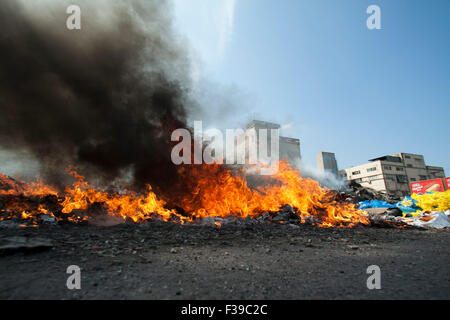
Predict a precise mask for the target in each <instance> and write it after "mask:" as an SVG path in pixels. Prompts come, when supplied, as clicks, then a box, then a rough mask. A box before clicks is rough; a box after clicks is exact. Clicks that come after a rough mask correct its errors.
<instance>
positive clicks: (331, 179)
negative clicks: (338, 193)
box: [296, 160, 347, 190]
mask: <svg viewBox="0 0 450 320" xmlns="http://www.w3.org/2000/svg"><path fill="white" fill-rule="evenodd" d="M296 166H297V168H298V169H299V170H300V173H301V175H302V177H304V178H311V179H313V180H316V181H317V182H319V183H320V185H321V186H325V187H327V188H329V189H332V190H343V189H345V187H346V185H347V182H346V180H343V179H341V178H339V177H338V176H336V175H334V174H333V173H331V172H329V171H326V172H323V171H322V170H320V169H319V168H317V167H313V166H311V165H309V164H307V163H305V162H303V161H301V160H300V161H298V162H297V164H296Z"/></svg>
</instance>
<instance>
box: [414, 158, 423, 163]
mask: <svg viewBox="0 0 450 320" xmlns="http://www.w3.org/2000/svg"><path fill="white" fill-rule="evenodd" d="M414 160H416V161H417V162H422V159H420V158H414Z"/></svg>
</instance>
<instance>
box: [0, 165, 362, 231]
mask: <svg viewBox="0 0 450 320" xmlns="http://www.w3.org/2000/svg"><path fill="white" fill-rule="evenodd" d="M70 174H71V175H73V176H74V177H75V182H74V184H73V185H72V186H71V187H67V188H66V189H65V192H64V194H63V198H62V197H61V201H60V205H61V207H62V210H61V212H62V213H63V214H66V215H69V214H73V213H76V212H77V210H80V211H87V210H89V208H91V206H92V205H93V204H95V203H98V204H101V206H102V208H104V209H105V210H106V211H107V213H108V214H109V215H112V216H119V217H121V218H123V219H124V220H125V219H131V220H133V221H134V222H143V221H146V220H149V219H154V218H157V219H160V220H163V221H166V222H167V221H177V222H180V223H184V222H187V221H193V220H195V219H201V218H207V217H221V218H226V217H230V216H235V217H239V218H247V217H251V218H256V217H258V216H260V215H262V214H264V213H266V212H277V211H280V209H281V208H282V207H283V206H285V205H287V204H289V205H291V206H292V207H293V208H295V212H296V214H297V215H298V216H299V217H300V218H301V219H302V221H305V220H308V219H309V220H312V221H314V222H315V223H316V224H317V225H319V226H321V227H352V226H355V225H356V224H359V223H360V224H365V225H368V224H369V220H368V218H367V217H366V215H365V214H364V213H363V211H361V210H358V209H357V208H356V207H355V206H354V205H353V204H350V203H347V202H338V201H336V200H335V199H334V195H335V194H334V193H333V192H330V191H329V190H328V189H326V188H322V187H321V186H320V185H319V184H318V182H316V181H314V180H312V179H305V178H303V177H301V175H300V173H299V172H298V171H297V170H295V169H293V168H292V167H290V166H289V165H288V163H287V162H286V161H281V162H280V168H279V171H278V173H277V174H275V175H274V176H271V177H265V178H260V180H261V179H262V180H265V183H264V184H263V185H262V186H259V187H254V188H251V187H249V185H248V183H247V179H246V176H245V174H244V172H243V171H241V172H238V173H235V172H232V171H231V170H228V169H226V168H225V167H224V166H222V165H218V164H217V165H204V166H189V167H184V168H182V170H181V174H182V175H183V178H184V181H185V182H186V183H187V185H189V188H190V190H191V191H190V192H188V193H185V194H183V195H181V196H177V197H174V199H171V202H173V203H174V204H176V205H177V206H178V207H180V208H183V210H184V211H185V214H183V215H182V214H180V213H179V212H177V211H176V210H175V209H168V208H167V203H166V202H165V201H164V200H162V199H161V198H158V197H157V195H156V194H155V193H154V192H153V190H152V187H151V186H148V187H147V190H146V192H145V193H144V194H138V193H135V192H133V191H129V190H124V191H123V192H120V193H113V194H110V193H107V192H104V191H100V190H96V189H94V188H92V187H91V186H90V185H89V184H88V182H86V181H85V178H84V177H83V176H81V175H79V174H78V173H77V172H75V170H71V171H70ZM10 180H11V179H10V178H9V177H6V176H2V175H0V185H2V184H3V185H5V184H9V185H10V189H9V190H6V191H5V190H3V191H0V195H16V194H24V195H48V194H51V195H58V194H57V192H56V191H55V190H54V189H53V188H51V187H50V186H46V185H44V184H42V183H41V182H37V183H34V184H33V183H32V184H26V183H22V182H21V183H18V182H16V181H10ZM62 199H63V200H62ZM15 206H16V207H15V209H17V203H16V204H15ZM19 208H20V206H19ZM21 212H22V213H21V215H22V216H21V217H22V218H23V219H29V218H31V217H32V215H33V212H35V213H34V214H35V215H36V214H49V215H51V216H52V217H55V216H54V215H53V213H52V212H51V210H48V208H44V206H42V205H39V207H38V208H37V210H35V211H33V210H30V209H29V208H28V207H26V206H25V208H22V211H21ZM86 219H87V217H86V216H85V217H84V218H83V217H80V216H76V217H71V218H70V219H69V220H72V221H80V220H86ZM0 220H1V217H0ZM221 225H222V224H221V223H216V226H221Z"/></svg>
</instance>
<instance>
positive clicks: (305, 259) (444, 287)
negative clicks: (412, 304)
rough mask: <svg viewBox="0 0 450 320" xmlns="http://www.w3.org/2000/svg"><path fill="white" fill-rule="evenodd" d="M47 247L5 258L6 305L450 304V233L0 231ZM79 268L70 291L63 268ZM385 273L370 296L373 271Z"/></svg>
mask: <svg viewBox="0 0 450 320" xmlns="http://www.w3.org/2000/svg"><path fill="white" fill-rule="evenodd" d="M15 236H25V237H28V238H29V239H30V240H31V242H32V241H33V239H35V238H36V237H38V238H44V239H50V240H51V242H52V244H53V248H51V249H48V250H44V251H41V252H26V253H23V252H14V253H13V252H3V253H2V254H1V255H0V298H1V299H449V298H450V256H449V248H450V232H449V231H448V230H447V231H423V230H398V229H380V228H373V227H361V228H356V229H322V228H318V227H313V226H308V225H301V226H293V225H243V226H242V225H227V226H224V227H222V228H216V227H211V226H179V225H174V224H164V223H158V222H151V223H146V224H142V225H127V224H123V225H119V226H115V227H95V226H81V225H79V226H73V225H67V226H55V227H48V228H42V227H41V228H40V229H20V230H17V229H2V230H0V240H2V239H3V240H4V239H6V238H8V237H15ZM70 265H78V266H79V267H80V268H81V289H80V290H69V289H68V288H67V287H66V281H67V278H68V277H69V274H67V273H66V270H67V267H68V266H70ZM370 265H378V266H379V267H380V268H381V286H382V289H381V290H369V289H367V286H366V281H367V278H368V277H369V275H368V274H367V267H368V266H370Z"/></svg>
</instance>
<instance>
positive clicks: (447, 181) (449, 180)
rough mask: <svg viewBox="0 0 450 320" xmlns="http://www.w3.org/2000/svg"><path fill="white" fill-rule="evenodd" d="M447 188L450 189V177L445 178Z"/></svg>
mask: <svg viewBox="0 0 450 320" xmlns="http://www.w3.org/2000/svg"><path fill="white" fill-rule="evenodd" d="M444 182H445V183H444V184H445V189H447V190H450V178H445V179H444Z"/></svg>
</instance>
